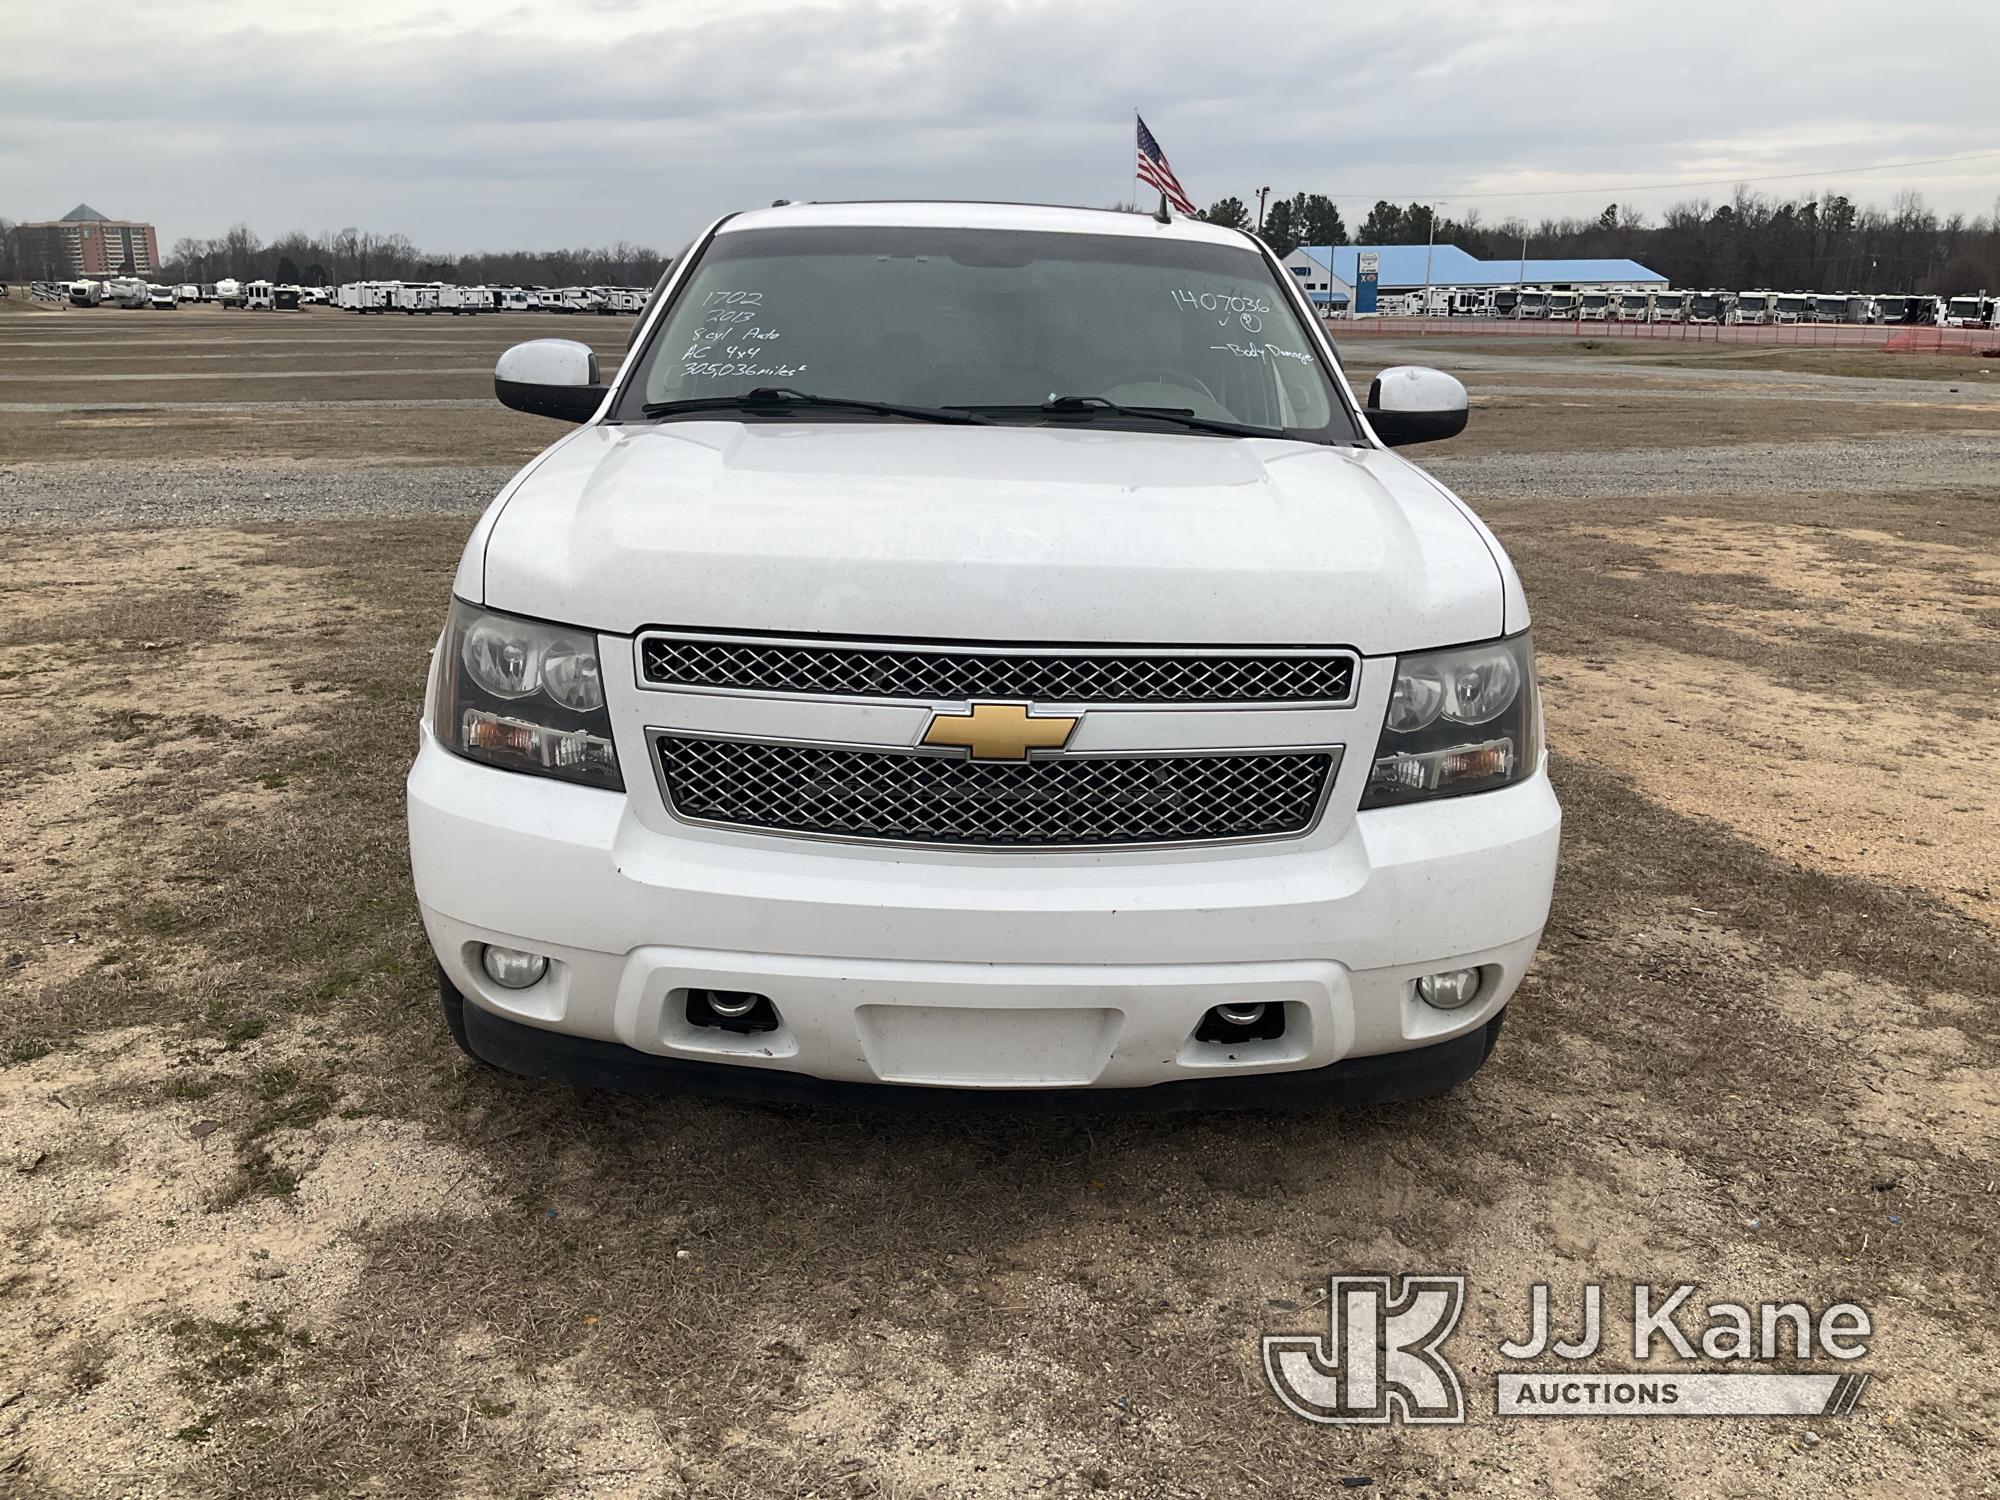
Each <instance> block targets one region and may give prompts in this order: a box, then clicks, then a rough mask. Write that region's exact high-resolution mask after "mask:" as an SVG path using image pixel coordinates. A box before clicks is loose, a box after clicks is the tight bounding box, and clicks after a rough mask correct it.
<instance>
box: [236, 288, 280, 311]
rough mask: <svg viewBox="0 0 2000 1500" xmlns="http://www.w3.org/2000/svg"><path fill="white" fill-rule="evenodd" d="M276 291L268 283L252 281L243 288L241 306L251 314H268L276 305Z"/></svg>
mask: <svg viewBox="0 0 2000 1500" xmlns="http://www.w3.org/2000/svg"><path fill="white" fill-rule="evenodd" d="M275 290H276V289H275V288H274V287H273V286H272V285H271V283H270V282H268V281H253V282H250V283H249V284H248V285H246V286H245V287H244V288H243V305H244V306H245V307H247V308H248V309H249V310H250V311H251V312H270V311H271V310H272V309H273V308H275V307H276V306H277V305H278V302H277V298H276V297H274V296H273V295H272V293H273V292H274V291H275Z"/></svg>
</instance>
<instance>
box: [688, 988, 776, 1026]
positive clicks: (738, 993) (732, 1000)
mask: <svg viewBox="0 0 2000 1500" xmlns="http://www.w3.org/2000/svg"><path fill="white" fill-rule="evenodd" d="M687 1019H688V1024H689V1025H690V1026H710V1027H714V1028H716V1029H717V1030H720V1031H734V1032H737V1033H739V1034H741V1035H745V1036H747V1035H749V1034H751V1033H753V1032H759V1031H776V1030H777V1029H778V1008H777V1006H775V1005H773V1004H772V1003H771V998H770V996H768V995H759V994H755V993H753V992H752V991H750V990H694V989H691V990H689V991H688V992H687Z"/></svg>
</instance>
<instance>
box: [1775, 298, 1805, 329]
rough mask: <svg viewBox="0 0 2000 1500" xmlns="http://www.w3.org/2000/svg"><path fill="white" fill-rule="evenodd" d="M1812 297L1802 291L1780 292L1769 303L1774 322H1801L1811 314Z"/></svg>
mask: <svg viewBox="0 0 2000 1500" xmlns="http://www.w3.org/2000/svg"><path fill="white" fill-rule="evenodd" d="M1812 309H1813V302H1812V298H1811V297H1809V296H1807V295H1806V294H1805V293H1804V292H1780V293H1779V294H1778V296H1777V299H1776V300H1775V301H1774V302H1773V303H1772V305H1771V321H1773V322H1774V323H1803V322H1805V320H1806V319H1807V318H1808V317H1809V316H1810V315H1811V314H1812Z"/></svg>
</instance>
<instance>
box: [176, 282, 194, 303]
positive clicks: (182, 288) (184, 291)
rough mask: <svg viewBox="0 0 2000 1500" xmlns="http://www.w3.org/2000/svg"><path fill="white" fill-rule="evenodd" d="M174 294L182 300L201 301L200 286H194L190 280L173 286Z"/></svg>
mask: <svg viewBox="0 0 2000 1500" xmlns="http://www.w3.org/2000/svg"><path fill="white" fill-rule="evenodd" d="M174 296H175V297H177V298H179V299H180V300H181V301H182V302H199V301H201V288H200V287H198V286H196V285H195V284H194V283H193V282H192V281H183V282H182V283H181V284H180V285H179V286H177V287H175V288H174Z"/></svg>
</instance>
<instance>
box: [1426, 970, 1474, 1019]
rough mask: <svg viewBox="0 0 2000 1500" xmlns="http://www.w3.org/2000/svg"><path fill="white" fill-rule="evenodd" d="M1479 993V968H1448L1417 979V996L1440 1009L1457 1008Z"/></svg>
mask: <svg viewBox="0 0 2000 1500" xmlns="http://www.w3.org/2000/svg"><path fill="white" fill-rule="evenodd" d="M1478 993H1479V971H1478V970H1477V969H1446V970H1445V971H1444V972H1443V973H1442V974H1426V975H1425V976H1424V977H1423V978H1422V979H1419V980H1418V981H1417V998H1418V999H1420V1000H1422V1001H1423V1002H1424V1004H1426V1005H1435V1006H1436V1007H1437V1008H1438V1009H1439V1010H1457V1009H1458V1008H1459V1007H1460V1006H1461V1005H1465V1004H1468V1003H1470V1001H1471V1000H1472V997H1473V996H1475V995H1477V994H1478Z"/></svg>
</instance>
